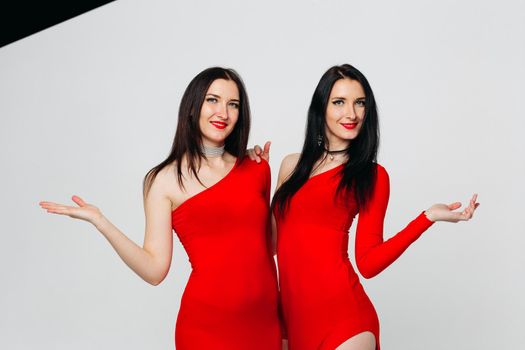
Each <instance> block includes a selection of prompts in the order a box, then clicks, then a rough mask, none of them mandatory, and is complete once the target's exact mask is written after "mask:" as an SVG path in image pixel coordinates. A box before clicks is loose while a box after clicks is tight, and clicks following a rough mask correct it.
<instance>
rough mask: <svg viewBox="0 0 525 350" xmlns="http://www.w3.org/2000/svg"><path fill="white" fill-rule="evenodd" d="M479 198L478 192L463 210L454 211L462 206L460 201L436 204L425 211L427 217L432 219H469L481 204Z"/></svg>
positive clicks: (450, 220)
mask: <svg viewBox="0 0 525 350" xmlns="http://www.w3.org/2000/svg"><path fill="white" fill-rule="evenodd" d="M477 198H478V195H477V194H474V195H473V196H472V199H471V200H470V204H469V206H468V207H466V208H465V209H464V210H463V211H454V210H456V209H459V208H460V207H461V203H460V202H454V203H452V204H448V205H447V204H434V205H433V206H431V207H430V208H429V209H428V210H427V211H425V215H426V217H427V218H428V219H429V220H430V221H434V222H435V221H448V222H458V221H468V220H470V219H471V218H472V216H473V215H474V211H475V210H476V208H477V207H478V206H479V203H477V202H476V199H477Z"/></svg>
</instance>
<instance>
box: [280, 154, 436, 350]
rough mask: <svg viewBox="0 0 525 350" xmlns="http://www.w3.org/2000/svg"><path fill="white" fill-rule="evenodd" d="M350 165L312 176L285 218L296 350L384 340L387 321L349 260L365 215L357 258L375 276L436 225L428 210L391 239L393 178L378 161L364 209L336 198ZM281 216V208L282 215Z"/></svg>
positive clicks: (284, 284)
mask: <svg viewBox="0 0 525 350" xmlns="http://www.w3.org/2000/svg"><path fill="white" fill-rule="evenodd" d="M342 167H343V165H340V166H338V167H336V168H333V169H331V170H328V171H326V172H324V173H321V174H319V175H315V176H313V177H311V178H310V179H309V180H308V181H307V182H306V183H305V184H304V185H303V186H302V187H301V188H300V189H299V191H297V192H296V194H295V195H294V196H293V197H292V199H291V202H290V205H289V207H288V210H287V211H286V212H285V213H284V215H282V216H279V215H276V219H277V233H278V235H277V262H278V267H279V283H280V289H281V302H282V308H283V314H284V322H285V324H286V327H287V328H286V329H287V333H288V345H289V349H290V350H334V349H336V348H337V347H338V346H339V345H341V344H342V343H343V342H344V341H346V340H347V339H349V338H351V337H352V336H354V335H356V334H358V333H361V332H365V331H370V332H372V333H373V334H374V336H375V338H376V344H377V349H378V350H379V349H380V344H379V320H378V317H377V313H376V311H375V309H374V306H373V305H372V303H371V301H370V299H369V298H368V296H367V295H366V293H365V291H364V289H363V286H362V285H361V283H360V281H359V277H358V276H357V274H356V272H355V271H354V268H353V267H352V264H351V263H350V260H349V259H348V253H347V251H348V230H349V229H350V225H351V224H352V221H353V219H354V217H355V216H356V215H357V214H358V213H359V217H358V223H357V230H356V239H355V257H356V264H357V267H358V269H359V271H360V272H361V275H363V276H364V277H365V278H370V277H373V276H375V275H377V274H378V273H380V272H381V271H382V270H383V269H385V268H386V267H387V266H388V265H390V264H391V263H392V262H393V261H394V260H396V259H397V258H398V257H399V256H400V255H401V254H402V253H403V252H404V251H405V249H406V248H407V247H408V246H409V245H410V244H411V243H412V242H414V241H415V240H416V239H417V238H418V237H419V236H420V235H421V234H422V233H423V232H424V231H425V230H426V229H427V228H428V227H430V226H431V225H432V223H433V222H432V221H430V220H429V219H428V218H427V217H426V216H425V214H424V212H421V213H420V214H419V215H418V216H417V217H416V218H415V219H414V220H413V221H412V222H410V223H409V224H408V225H407V226H406V227H405V228H404V229H403V230H402V231H400V232H399V233H397V234H396V235H395V236H393V237H392V238H390V239H388V240H387V241H383V221H384V217H385V213H386V209H387V204H388V197H389V178H388V173H387V172H386V170H385V169H384V168H383V167H382V166H381V165H379V164H377V166H376V167H377V176H376V185H375V189H374V192H373V194H372V197H371V199H370V202H369V206H368V207H367V209H366V210H362V211H360V212H359V210H358V207H357V204H356V202H355V201H354V200H353V199H352V198H349V197H353V196H346V198H345V197H344V196H336V189H337V185H338V184H339V181H340V179H341V170H342ZM276 214H277V213H276Z"/></svg>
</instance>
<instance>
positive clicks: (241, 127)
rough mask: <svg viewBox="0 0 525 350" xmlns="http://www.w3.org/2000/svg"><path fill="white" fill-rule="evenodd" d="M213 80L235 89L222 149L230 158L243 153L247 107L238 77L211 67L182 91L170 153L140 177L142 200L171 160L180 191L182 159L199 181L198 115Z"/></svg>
mask: <svg viewBox="0 0 525 350" xmlns="http://www.w3.org/2000/svg"><path fill="white" fill-rule="evenodd" d="M217 79H224V80H231V81H233V82H234V83H235V84H236V85H237V89H238V90H239V118H238V119H237V123H236V124H235V127H234V128H233V131H232V132H231V134H230V135H228V137H227V138H226V140H225V145H224V149H225V151H226V152H228V153H230V154H231V155H233V156H235V157H238V158H241V159H242V157H243V156H244V154H245V153H246V146H247V144H248V136H249V133H250V104H249V102H248V95H247V93H246V88H245V86H244V83H243V81H242V79H241V77H240V76H239V74H237V72H236V71H235V70H233V69H231V68H222V67H211V68H208V69H205V70H203V71H202V72H200V73H199V74H197V76H196V77H195V78H193V80H192V81H191V82H190V84H189V85H188V87H187V88H186V91H184V95H183V96H182V100H181V102H180V107H179V118H178V122H177V131H176V132H175V137H174V139H173V144H172V146H171V151H170V154H169V155H168V157H167V158H166V159H165V160H164V161H162V162H161V163H160V164H159V165H157V166H155V167H153V168H152V169H151V170H150V171H148V173H147V174H146V176H145V177H144V180H143V182H142V190H143V193H144V197H146V195H147V193H148V191H149V189H150V188H151V184H152V183H153V180H154V179H155V177H156V176H157V174H158V173H159V172H160V171H161V170H162V169H163V168H164V167H165V166H167V165H168V164H170V163H171V162H173V161H176V168H177V180H178V182H179V185H180V186H181V188H184V184H183V177H184V176H183V175H182V160H183V158H184V157H186V160H187V169H188V171H189V172H191V173H192V174H193V175H194V176H195V177H196V178H197V180H198V181H199V182H200V180H199V177H198V175H197V172H198V170H199V168H200V165H201V160H202V159H203V158H205V155H204V154H203V152H202V150H201V145H202V134H201V131H200V128H199V116H200V111H201V107H202V104H203V103H204V98H205V97H206V92H207V91H208V88H209V87H210V85H211V84H212V83H213V82H214V81H215V80H217Z"/></svg>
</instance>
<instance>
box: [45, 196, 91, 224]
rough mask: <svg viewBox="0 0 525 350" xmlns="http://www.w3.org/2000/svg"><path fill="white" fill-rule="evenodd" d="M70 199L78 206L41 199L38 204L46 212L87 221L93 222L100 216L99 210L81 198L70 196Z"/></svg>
mask: <svg viewBox="0 0 525 350" xmlns="http://www.w3.org/2000/svg"><path fill="white" fill-rule="evenodd" d="M71 199H72V200H73V202H75V203H76V204H77V205H78V207H77V206H68V205H65V204H59V203H54V202H46V201H42V202H40V203H38V204H40V207H42V209H46V210H47V212H48V213H53V214H60V215H67V216H69V217H72V218H74V219H80V220H85V221H88V222H93V221H94V220H95V219H97V218H98V217H100V216H101V212H100V210H99V209H98V208H97V207H95V206H94V205H91V204H88V203H86V202H84V200H83V199H82V198H80V197H78V196H72V197H71Z"/></svg>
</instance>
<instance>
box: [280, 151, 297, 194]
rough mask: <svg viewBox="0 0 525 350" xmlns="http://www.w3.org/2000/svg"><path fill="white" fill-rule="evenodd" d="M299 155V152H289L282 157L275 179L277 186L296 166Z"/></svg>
mask: <svg viewBox="0 0 525 350" xmlns="http://www.w3.org/2000/svg"><path fill="white" fill-rule="evenodd" d="M300 156H301V153H291V154H288V155H287V156H286V157H284V158H283V160H282V162H281V167H280V168H279V177H278V179H277V186H280V185H281V184H282V183H283V182H284V181H285V180H286V179H287V178H288V177H289V176H290V174H291V173H292V172H293V170H294V169H295V167H296V166H297V163H298V162H299V158H300Z"/></svg>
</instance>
